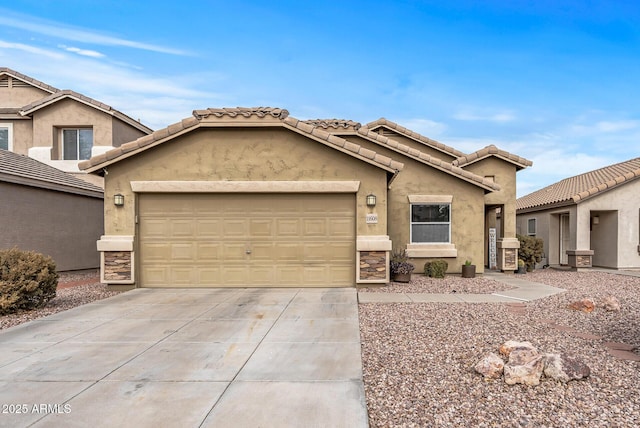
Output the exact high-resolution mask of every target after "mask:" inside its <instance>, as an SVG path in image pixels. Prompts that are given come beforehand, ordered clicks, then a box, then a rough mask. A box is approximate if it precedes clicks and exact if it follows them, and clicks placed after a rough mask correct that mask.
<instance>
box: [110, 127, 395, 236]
mask: <svg viewBox="0 0 640 428" xmlns="http://www.w3.org/2000/svg"><path fill="white" fill-rule="evenodd" d="M107 170H108V175H107V176H106V177H105V200H106V201H107V203H105V219H106V222H105V232H106V234H107V235H135V224H134V216H135V213H136V204H135V195H134V193H133V191H132V190H131V185H130V182H131V181H167V180H168V181H172V180H180V181H222V180H232V181H235V180H238V181H245V180H246V181H265V180H274V181H288V180H293V181H305V180H306V181H309V180H324V181H327V180H331V181H334V180H338V181H340V180H358V181H361V186H360V189H359V191H358V193H357V195H356V201H357V208H356V209H357V211H356V217H357V234H358V235H386V228H387V217H386V181H387V179H386V172H385V171H384V170H381V169H380V168H377V167H375V166H373V165H369V164H367V163H365V162H362V161H359V160H357V159H354V158H353V157H351V156H349V155H347V154H342V153H340V152H339V151H337V150H335V149H333V148H329V147H326V146H324V145H323V144H321V143H319V142H316V141H312V140H310V139H308V138H306V137H304V136H302V135H299V134H297V133H294V132H292V131H288V130H285V129H282V128H253V129H251V128H249V129H246V128H245V129H236V128H234V129H222V128H204V129H200V130H196V131H193V132H191V133H188V134H186V135H183V136H180V137H177V138H175V139H173V140H171V141H168V142H165V143H163V144H161V145H159V146H157V147H155V148H152V149H149V150H147V151H145V152H142V153H140V154H139V155H137V156H135V157H132V158H130V159H124V160H122V161H120V162H118V163H116V164H114V165H111V166H109V167H107ZM116 193H122V194H123V195H124V196H125V205H124V207H121V208H117V207H115V206H114V205H113V203H112V202H111V201H113V195H114V194H116ZM369 193H374V194H376V196H377V197H378V201H377V207H376V209H375V211H376V212H377V213H378V223H377V224H366V222H365V216H366V214H367V213H368V212H370V209H368V208H367V207H366V201H365V198H366V195H367V194H369Z"/></svg>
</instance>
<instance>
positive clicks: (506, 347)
mask: <svg viewBox="0 0 640 428" xmlns="http://www.w3.org/2000/svg"><path fill="white" fill-rule="evenodd" d="M516 349H519V350H526V349H532V350H535V351H536V353H537V352H538V351H537V350H536V348H534V346H533V345H532V344H531V342H518V341H516V340H508V341H506V342H504V343H503V344H502V345H501V346H500V349H499V351H500V354H502V355H504V356H505V357H509V355H510V354H511V352H512V351H514V350H516Z"/></svg>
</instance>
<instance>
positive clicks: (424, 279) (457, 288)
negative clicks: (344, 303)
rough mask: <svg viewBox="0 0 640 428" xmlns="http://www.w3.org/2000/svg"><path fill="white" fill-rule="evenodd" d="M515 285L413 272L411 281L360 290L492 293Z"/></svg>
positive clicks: (380, 291)
mask: <svg viewBox="0 0 640 428" xmlns="http://www.w3.org/2000/svg"><path fill="white" fill-rule="evenodd" d="M511 288H513V287H511V286H509V285H507V284H504V283H502V282H497V281H494V280H492V279H486V278H482V277H476V278H462V277H460V276H446V277H445V278H430V277H428V276H424V275H421V274H413V275H412V276H411V281H410V282H408V283H403V282H390V283H389V284H388V285H385V286H374V287H366V288H359V289H358V292H361V291H364V292H368V293H435V294H444V293H466V294H491V293H495V292H498V291H504V290H509V289H511Z"/></svg>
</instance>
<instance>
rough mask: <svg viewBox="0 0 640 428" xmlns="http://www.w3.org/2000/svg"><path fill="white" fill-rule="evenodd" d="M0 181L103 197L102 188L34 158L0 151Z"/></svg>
mask: <svg viewBox="0 0 640 428" xmlns="http://www.w3.org/2000/svg"><path fill="white" fill-rule="evenodd" d="M0 181H8V182H12V183H19V184H24V185H29V186H34V187H40V188H45V189H51V190H57V191H60V192H66V193H75V194H81V195H86V196H93V197H102V194H103V190H102V188H100V187H98V186H96V185H93V184H91V183H88V182H86V181H84V180H81V179H79V178H77V177H75V176H73V175H72V174H67V173H66V172H63V171H60V170H59V169H57V168H54V167H52V166H49V165H47V164H44V163H42V162H40V161H37V160H35V159H33V158H30V157H27V156H23V155H19V154H16V153H13V152H10V151H7V150H2V149H0Z"/></svg>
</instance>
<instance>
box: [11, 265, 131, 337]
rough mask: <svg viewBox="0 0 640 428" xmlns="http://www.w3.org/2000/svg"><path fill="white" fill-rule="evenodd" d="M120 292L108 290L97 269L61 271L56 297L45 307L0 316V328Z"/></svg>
mask: <svg viewBox="0 0 640 428" xmlns="http://www.w3.org/2000/svg"><path fill="white" fill-rule="evenodd" d="M118 293H120V292H119V291H109V290H107V286H106V285H105V284H101V283H100V279H99V277H98V274H97V272H96V271H83V272H74V273H61V274H60V279H59V280H58V289H57V290H56V297H54V298H53V299H51V300H50V301H49V302H48V303H47V305H46V306H45V307H43V308H40V309H34V310H32V311H22V312H18V313H15V314H10V315H2V316H0V330H2V329H5V328H9V327H13V326H14V325H18V324H22V323H24V322H27V321H31V320H34V319H37V318H42V317H46V316H47V315H53V314H55V313H57V312H62V311H66V310H68V309H71V308H75V307H76V306H80V305H84V304H87V303H90V302H93V301H96V300H100V299H104V298H106V297H111V296H114V295H116V294H118Z"/></svg>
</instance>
